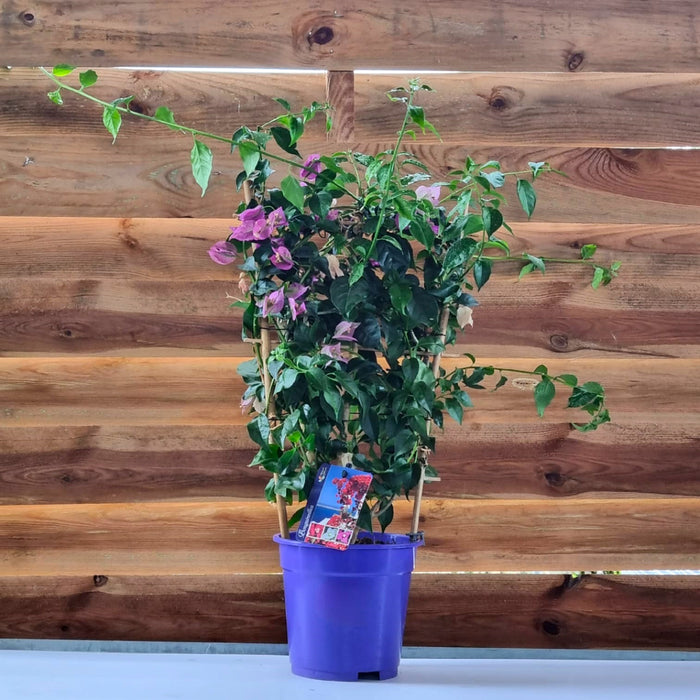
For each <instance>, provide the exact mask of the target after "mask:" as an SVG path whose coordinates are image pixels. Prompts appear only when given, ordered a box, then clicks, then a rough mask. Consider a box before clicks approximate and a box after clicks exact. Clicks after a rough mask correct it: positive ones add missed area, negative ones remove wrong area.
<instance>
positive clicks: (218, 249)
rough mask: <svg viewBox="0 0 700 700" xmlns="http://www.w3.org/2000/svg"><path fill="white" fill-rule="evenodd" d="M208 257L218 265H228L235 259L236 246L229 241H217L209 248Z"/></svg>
mask: <svg viewBox="0 0 700 700" xmlns="http://www.w3.org/2000/svg"><path fill="white" fill-rule="evenodd" d="M209 257H210V258H211V259H212V260H213V261H214V262H215V263H218V264H219V265H230V264H231V263H232V262H233V261H234V260H235V259H236V246H234V245H233V243H230V242H229V241H219V242H218V243H214V245H213V246H212V247H211V248H209Z"/></svg>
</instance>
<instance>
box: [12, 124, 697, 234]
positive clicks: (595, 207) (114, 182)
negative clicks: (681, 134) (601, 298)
mask: <svg viewBox="0 0 700 700" xmlns="http://www.w3.org/2000/svg"><path fill="white" fill-rule="evenodd" d="M98 122H99V118H98ZM142 126H143V125H142V124H141V123H139V124H138V127H137V126H136V125H125V126H124V127H123V128H122V134H121V135H120V137H119V138H118V139H117V142H116V143H115V144H114V145H112V139H111V137H110V136H109V135H108V134H107V132H106V131H105V132H104V135H99V136H98V135H95V136H86V137H84V138H81V139H75V138H70V137H66V138H58V139H53V138H51V135H50V124H49V125H47V131H46V132H45V138H43V139H41V140H38V139H37V138H32V137H26V136H20V137H16V138H13V137H6V136H2V137H0V172H2V173H3V178H2V179H1V180H0V197H2V198H3V214H5V215H7V216H52V217H56V216H98V217H115V218H124V217H127V218H131V217H161V218H181V217H187V218H190V217H191V218H211V217H214V218H227V217H230V216H231V215H232V213H233V211H234V210H235V209H236V207H237V205H238V203H239V202H240V200H241V197H240V195H239V194H238V193H236V189H235V178H236V175H237V174H238V172H239V171H240V169H241V168H240V164H239V163H238V161H237V159H236V158H235V157H233V156H231V155H230V153H229V149H228V147H226V145H225V144H219V145H214V146H213V148H212V151H213V153H214V174H213V177H212V180H211V181H210V184H209V189H208V190H207V194H206V196H204V197H202V196H201V190H200V189H199V187H198V186H197V185H196V183H195V182H194V179H193V178H192V173H191V166H190V162H189V151H190V148H191V146H190V145H188V144H187V143H186V141H185V140H184V139H180V138H177V137H176V136H175V137H174V136H173V135H172V134H170V133H163V132H162V131H159V133H158V134H155V133H151V135H150V138H149V139H148V141H147V143H144V140H143V139H142V138H138V139H135V138H134V139H132V138H129V136H130V134H132V133H135V131H138V130H139V129H141V127H142ZM391 145H392V144H390V143H389V142H378V141H372V142H359V141H354V142H351V143H345V144H333V143H328V142H326V141H325V140H323V141H318V140H314V139H311V140H309V141H307V142H305V143H301V144H300V148H301V149H302V152H303V153H320V152H329V151H331V152H332V151H333V150H336V149H337V148H340V149H347V148H350V149H352V150H358V151H363V152H368V153H372V152H378V151H381V150H384V149H386V148H389V147H391ZM410 150H411V151H412V152H413V153H415V155H416V156H417V157H419V158H420V159H421V160H423V162H424V163H425V164H426V165H427V166H428V167H429V168H430V170H431V171H432V172H433V173H434V174H435V175H436V177H446V176H447V173H448V172H449V171H450V170H453V169H455V168H460V167H463V165H464V161H465V159H466V158H467V156H471V157H472V158H474V160H476V161H477V162H486V161H488V160H491V159H495V160H498V161H500V162H501V165H502V168H503V170H504V171H508V172H509V171H521V170H528V165H527V164H528V162H531V161H532V162H539V161H548V162H550V163H551V164H552V166H553V167H555V168H556V169H558V170H561V171H563V172H564V173H565V174H566V177H560V176H556V175H552V176H547V177H542V178H540V179H538V184H537V190H538V195H539V197H538V204H537V211H536V213H535V217H536V219H537V221H540V222H543V223H546V222H557V223H564V222H569V223H605V224H632V223H636V224H697V222H698V212H699V211H700V149H696V150H665V149H608V148H561V147H541V146H532V147H529V148H527V147H516V146H507V145H497V146H493V147H486V146H477V147H472V146H471V145H468V144H464V145H461V144H442V145H437V144H436V145H433V144H416V145H415V146H413V147H412V148H411V149H410ZM287 173H288V167H287V166H284V167H281V168H278V171H277V172H276V173H275V175H274V176H273V177H272V178H271V184H273V185H274V184H275V183H279V181H280V180H281V178H282V177H284V176H285V175H286V174H287ZM662 182H663V183H664V184H663V186H660V185H659V183H662ZM505 194H506V196H507V197H508V198H509V201H510V204H509V205H507V206H506V208H504V214H505V216H506V219H507V220H508V221H510V222H514V221H523V220H524V219H525V218H526V217H525V215H524V213H523V212H522V211H521V210H519V206H517V201H518V200H517V196H516V194H515V191H514V187H513V188H511V187H506V188H505Z"/></svg>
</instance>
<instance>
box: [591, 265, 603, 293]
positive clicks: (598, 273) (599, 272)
mask: <svg viewBox="0 0 700 700" xmlns="http://www.w3.org/2000/svg"><path fill="white" fill-rule="evenodd" d="M604 279H605V270H604V269H603V268H602V267H596V269H595V272H594V273H593V280H592V282H591V287H593V289H598V287H600V284H601V282H603V280H604Z"/></svg>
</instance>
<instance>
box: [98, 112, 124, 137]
mask: <svg viewBox="0 0 700 700" xmlns="http://www.w3.org/2000/svg"><path fill="white" fill-rule="evenodd" d="M102 123H103V124H104V125H105V128H106V129H107V131H109V133H110V134H111V135H112V137H113V138H112V143H114V142H115V141H116V140H117V134H118V133H119V128H120V127H121V125H122V115H121V114H120V113H119V110H118V109H117V108H116V107H113V106H111V105H108V106H106V107H105V108H104V110H103V111H102Z"/></svg>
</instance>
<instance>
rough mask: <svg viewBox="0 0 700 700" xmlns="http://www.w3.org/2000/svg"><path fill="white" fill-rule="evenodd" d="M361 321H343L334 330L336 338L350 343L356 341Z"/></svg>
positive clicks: (334, 337)
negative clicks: (356, 332) (356, 333)
mask: <svg viewBox="0 0 700 700" xmlns="http://www.w3.org/2000/svg"><path fill="white" fill-rule="evenodd" d="M359 326H360V324H359V323H353V322H352V321H341V322H340V323H339V324H338V325H337V326H336V327H335V331H334V332H333V339H334V340H345V341H347V342H348V343H355V342H357V339H356V338H355V331H356V330H357V329H358V328H359Z"/></svg>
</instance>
